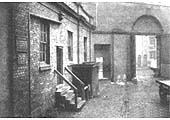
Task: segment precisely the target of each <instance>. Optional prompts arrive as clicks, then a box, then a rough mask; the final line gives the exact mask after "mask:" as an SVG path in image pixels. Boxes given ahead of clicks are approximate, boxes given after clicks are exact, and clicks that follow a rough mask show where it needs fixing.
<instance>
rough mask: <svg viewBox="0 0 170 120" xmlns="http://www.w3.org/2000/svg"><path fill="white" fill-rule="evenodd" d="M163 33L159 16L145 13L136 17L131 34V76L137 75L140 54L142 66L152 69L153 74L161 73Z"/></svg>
mask: <svg viewBox="0 0 170 120" xmlns="http://www.w3.org/2000/svg"><path fill="white" fill-rule="evenodd" d="M162 33H163V29H162V26H161V24H160V22H159V21H158V20H157V18H155V17H153V16H150V15H143V16H140V17H139V18H137V19H136V21H135V22H134V24H133V26H132V35H131V78H133V77H136V76H137V73H138V71H137V70H138V69H137V68H138V67H137V64H138V63H137V61H138V60H137V59H138V56H139V55H140V56H141V59H142V60H141V66H142V65H143V67H145V68H148V69H150V70H152V71H153V72H154V73H151V74H152V75H153V74H154V75H156V76H158V75H159V74H160V49H161V48H160V43H161V42H160V41H161V39H160V38H161V37H160V36H161V35H162ZM154 64H155V65H154ZM153 65H154V66H153Z"/></svg>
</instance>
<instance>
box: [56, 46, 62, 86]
mask: <svg viewBox="0 0 170 120" xmlns="http://www.w3.org/2000/svg"><path fill="white" fill-rule="evenodd" d="M56 54H57V55H56V56H57V70H58V71H59V72H60V73H61V74H63V47H62V46H57V48H56ZM57 83H58V84H62V83H63V80H62V79H61V78H60V77H58V78H57Z"/></svg>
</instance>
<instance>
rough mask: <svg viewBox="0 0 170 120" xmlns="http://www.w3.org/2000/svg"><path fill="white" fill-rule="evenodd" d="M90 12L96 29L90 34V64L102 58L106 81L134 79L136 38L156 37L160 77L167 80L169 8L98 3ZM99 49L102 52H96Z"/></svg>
mask: <svg viewBox="0 0 170 120" xmlns="http://www.w3.org/2000/svg"><path fill="white" fill-rule="evenodd" d="M86 4H87V3H86ZM93 8H94V9H93V10H91V12H93V14H95V17H94V18H95V21H96V26H97V27H96V30H95V31H94V32H93V41H92V46H93V48H92V60H94V61H95V60H96V57H103V59H104V62H105V63H104V66H103V71H108V72H109V73H110V75H109V74H107V73H104V76H105V77H108V78H111V80H112V81H115V80H116V79H117V77H118V76H121V77H123V76H124V75H126V76H127V79H128V80H131V79H132V78H133V77H135V74H136V53H135V51H136V46H135V36H136V35H155V36H156V39H157V63H158V70H159V73H160V76H163V77H168V78H169V77H170V76H169V71H170V69H169V48H170V47H169V44H168V43H169V34H170V27H169V26H170V17H169V14H170V12H169V10H170V7H168V6H160V5H152V4H145V3H130V2H125V3H123V2H122V3H119V2H99V3H97V5H96V7H93ZM95 10H96V11H95ZM94 11H95V13H94ZM99 47H100V48H102V49H98V48H99ZM96 53H97V54H98V56H96ZM107 54H108V55H107ZM107 56H109V57H107ZM105 59H107V61H105ZM108 66H109V67H108Z"/></svg>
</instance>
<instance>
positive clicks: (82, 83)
mask: <svg viewBox="0 0 170 120" xmlns="http://www.w3.org/2000/svg"><path fill="white" fill-rule="evenodd" d="M65 70H66V71H67V72H69V73H70V74H71V75H72V76H73V77H74V78H76V80H77V81H79V83H80V84H81V85H82V86H85V84H84V82H83V81H81V80H80V79H79V78H78V77H77V76H76V75H75V74H74V73H73V72H72V71H70V70H69V68H67V67H65Z"/></svg>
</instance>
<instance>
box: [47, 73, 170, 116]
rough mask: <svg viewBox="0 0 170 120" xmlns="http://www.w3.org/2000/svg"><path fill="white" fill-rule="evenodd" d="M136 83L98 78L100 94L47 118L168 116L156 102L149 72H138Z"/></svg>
mask: <svg viewBox="0 0 170 120" xmlns="http://www.w3.org/2000/svg"><path fill="white" fill-rule="evenodd" d="M149 72H150V73H149ZM137 75H138V82H137V84H134V83H132V82H127V84H126V85H124V86H120V85H117V84H113V85H112V84H110V81H100V95H99V96H98V97H96V98H93V99H90V100H89V101H88V102H87V103H86V105H85V106H84V107H83V109H82V110H81V111H80V112H60V113H59V112H56V111H53V112H52V113H51V114H50V115H49V117H69V118H72V117H76V118H111V117H116V118H126V117H127V118H144V117H147V118H157V117H158V118H163V117H166V118H167V117H170V112H168V105H163V104H161V103H160V98H159V94H158V84H157V83H155V80H156V79H158V78H153V77H152V75H153V73H152V71H150V70H147V71H145V73H144V74H143V71H138V72H137Z"/></svg>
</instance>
